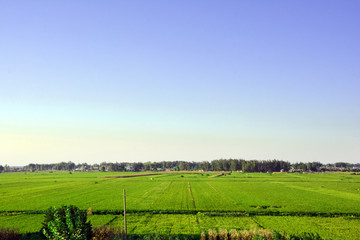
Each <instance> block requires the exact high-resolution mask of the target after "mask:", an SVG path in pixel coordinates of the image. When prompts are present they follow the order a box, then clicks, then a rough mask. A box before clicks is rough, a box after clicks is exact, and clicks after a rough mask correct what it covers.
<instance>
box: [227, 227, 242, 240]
mask: <svg viewBox="0 0 360 240" xmlns="http://www.w3.org/2000/svg"><path fill="white" fill-rule="evenodd" d="M229 235H230V240H238V239H240V236H239V233H238V231H236V230H235V229H231V230H230V232H229Z"/></svg>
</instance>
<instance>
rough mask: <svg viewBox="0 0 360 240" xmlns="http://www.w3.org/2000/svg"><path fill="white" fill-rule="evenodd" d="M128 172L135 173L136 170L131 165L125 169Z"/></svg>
mask: <svg viewBox="0 0 360 240" xmlns="http://www.w3.org/2000/svg"><path fill="white" fill-rule="evenodd" d="M125 169H126V171H135V168H134V167H133V166H131V165H129V166H126V167H125Z"/></svg>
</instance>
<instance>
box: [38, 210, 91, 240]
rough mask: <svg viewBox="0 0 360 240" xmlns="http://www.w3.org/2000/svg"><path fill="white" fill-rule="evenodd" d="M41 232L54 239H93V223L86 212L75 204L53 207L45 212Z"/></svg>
mask: <svg viewBox="0 0 360 240" xmlns="http://www.w3.org/2000/svg"><path fill="white" fill-rule="evenodd" d="M41 232H42V233H43V234H44V236H45V237H46V238H47V239H52V240H60V239H61V240H65V239H66V240H91V239H92V231H91V224H90V222H87V215H86V212H82V211H80V210H79V208H77V207H75V206H72V205H70V206H66V205H63V206H62V207H60V208H57V207H51V208H49V209H48V210H47V212H46V214H45V221H44V222H43V228H42V230H41Z"/></svg>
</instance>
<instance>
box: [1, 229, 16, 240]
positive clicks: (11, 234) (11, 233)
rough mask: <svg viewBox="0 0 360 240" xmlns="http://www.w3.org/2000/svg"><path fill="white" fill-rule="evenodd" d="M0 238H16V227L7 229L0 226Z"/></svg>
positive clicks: (13, 239)
mask: <svg viewBox="0 0 360 240" xmlns="http://www.w3.org/2000/svg"><path fill="white" fill-rule="evenodd" d="M0 239H1V240H18V239H20V234H19V232H18V230H17V229H8V228H3V227H0Z"/></svg>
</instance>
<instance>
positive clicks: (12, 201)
mask: <svg viewBox="0 0 360 240" xmlns="http://www.w3.org/2000/svg"><path fill="white" fill-rule="evenodd" d="M124 174H130V175H131V174H136V173H109V172H106V173H101V172H79V173H78V172H73V173H71V174H70V173H69V172H52V173H51V172H35V173H3V174H0V203H1V204H0V226H2V227H6V228H15V227H16V228H18V229H19V231H20V232H21V233H28V232H36V231H39V230H40V228H41V222H42V220H43V213H44V211H45V210H46V209H48V208H49V207H50V206H60V205H62V204H72V205H75V206H77V207H79V208H80V209H83V210H88V209H89V208H91V210H92V213H93V214H92V215H89V219H90V221H91V222H92V224H93V226H100V225H105V224H107V225H111V226H120V227H122V226H123V216H122V215H121V213H122V211H123V189H126V192H127V194H126V197H127V212H128V215H127V217H128V232H129V234H147V233H159V234H174V235H177V234H189V235H200V233H201V231H202V230H207V229H210V228H215V229H219V228H225V229H228V230H230V229H238V230H239V229H254V228H258V229H259V228H264V229H270V230H275V231H280V232H286V233H290V234H298V233H301V232H311V233H318V234H319V235H320V236H321V237H323V238H326V239H329V238H331V239H360V233H359V230H358V229H359V226H360V175H350V174H343V173H304V174H300V173H294V174H287V173H273V174H266V173H231V174H229V173H225V174H224V175H220V176H218V177H212V176H214V175H216V174H218V173H171V174H160V175H149V176H137V177H129V178H108V177H106V176H113V175H124Z"/></svg>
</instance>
